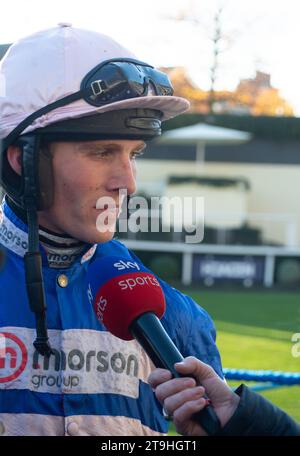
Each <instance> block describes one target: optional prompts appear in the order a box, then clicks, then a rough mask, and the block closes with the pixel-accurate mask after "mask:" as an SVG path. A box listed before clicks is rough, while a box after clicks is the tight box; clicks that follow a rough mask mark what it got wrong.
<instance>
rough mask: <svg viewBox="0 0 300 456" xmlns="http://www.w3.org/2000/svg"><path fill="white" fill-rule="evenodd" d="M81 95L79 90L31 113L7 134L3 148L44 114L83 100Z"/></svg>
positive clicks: (81, 92) (82, 92)
mask: <svg viewBox="0 0 300 456" xmlns="http://www.w3.org/2000/svg"><path fill="white" fill-rule="evenodd" d="M83 95H84V91H83V90H79V91H78V92H75V93H72V94H71V95H67V96H66V97H63V98H60V99H59V100H56V101H54V102H53V103H50V104H48V105H47V106H44V107H43V108H41V109H38V110H37V111H35V112H33V113H32V114H30V115H29V116H28V117H26V119H24V120H23V121H22V122H21V123H20V124H19V125H18V126H17V127H16V128H14V129H13V130H12V131H11V132H10V133H9V135H8V136H7V137H6V138H5V140H4V147H5V148H6V147H8V146H9V145H10V144H12V143H13V142H14V141H15V140H16V139H17V138H18V136H19V135H20V134H21V133H22V132H23V131H24V130H25V129H26V128H27V127H28V126H29V125H31V124H32V122H33V121H34V120H36V119H38V118H39V117H41V116H43V115H44V114H47V113H48V112H50V111H53V110H54V109H57V108H60V107H61V106H65V105H67V104H70V103H73V101H77V100H80V99H81V98H83Z"/></svg>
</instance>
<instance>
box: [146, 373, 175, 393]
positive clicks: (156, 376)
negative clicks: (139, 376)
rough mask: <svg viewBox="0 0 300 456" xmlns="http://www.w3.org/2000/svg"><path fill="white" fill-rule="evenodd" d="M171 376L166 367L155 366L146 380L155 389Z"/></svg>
mask: <svg viewBox="0 0 300 456" xmlns="http://www.w3.org/2000/svg"><path fill="white" fill-rule="evenodd" d="M171 378H172V374H171V372H170V371H168V370H166V369H160V368H157V369H155V370H154V371H153V372H151V374H150V375H149V378H148V382H149V384H150V385H151V387H152V388H153V389H154V390H155V388H156V387H157V386H158V385H160V384H161V383H164V382H166V381H168V380H170V379H171Z"/></svg>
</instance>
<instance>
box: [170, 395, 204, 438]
mask: <svg viewBox="0 0 300 456" xmlns="http://www.w3.org/2000/svg"><path fill="white" fill-rule="evenodd" d="M205 406H206V399H204V398H203V397H202V398H200V399H199V398H198V399H195V400H193V401H188V402H186V403H185V404H183V405H182V406H181V407H179V408H178V409H177V410H175V412H174V413H173V422H174V425H175V428H176V430H177V432H178V433H179V434H182V435H189V436H200V435H207V434H206V432H205V431H204V430H203V429H202V427H201V426H200V425H199V424H198V423H197V422H196V421H193V416H194V415H195V413H197V412H200V411H201V410H203V409H204V407H205Z"/></svg>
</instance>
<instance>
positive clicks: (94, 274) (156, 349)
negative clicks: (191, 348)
mask: <svg viewBox="0 0 300 456" xmlns="http://www.w3.org/2000/svg"><path fill="white" fill-rule="evenodd" d="M89 269H90V270H91V275H90V276H91V280H90V288H91V292H92V295H93V299H94V310H95V313H96V316H97V318H98V319H99V320H100V321H101V322H102V323H103V324H104V326H105V327H106V328H107V329H108V331H110V332H111V333H112V334H113V335H115V336H117V337H119V338H120V339H123V340H131V339H133V338H135V339H136V340H137V341H138V342H139V343H140V344H141V346H142V347H143V348H144V350H145V351H146V353H147V354H148V356H149V357H150V359H151V360H152V362H153V363H154V365H155V366H156V367H160V368H164V369H168V370H169V371H171V373H172V375H173V376H174V377H176V378H178V377H182V375H181V374H179V372H178V371H177V370H176V369H175V368H174V364H175V363H177V362H181V361H182V360H183V356H182V355H181V353H180V352H179V350H178V349H177V348H176V346H175V345H174V343H173V342H172V340H171V339H170V337H169V336H168V334H167V333H166V331H165V329H164V328H163V326H162V324H161V322H160V320H159V319H160V318H161V317H162V316H163V314H164V312H165V298H164V293H163V291H162V288H161V286H160V284H159V282H158V280H157V279H156V277H155V276H154V275H153V274H152V273H151V272H150V271H148V270H147V269H146V268H145V267H143V266H142V265H141V264H139V263H137V262H134V261H132V260H130V259H128V258H120V257H111V256H110V257H102V258H100V259H97V260H95V261H93V262H91V264H90V265H89ZM98 277H99V279H98ZM193 419H195V420H196V421H198V422H199V423H200V425H201V426H202V427H203V429H204V430H205V431H206V432H207V433H208V434H215V433H217V432H218V430H219V429H220V422H219V419H218V417H217V415H216V414H215V411H214V409H213V407H212V406H211V405H207V406H206V407H205V408H204V409H203V410H201V411H200V412H199V413H197V414H196V415H194V416H193Z"/></svg>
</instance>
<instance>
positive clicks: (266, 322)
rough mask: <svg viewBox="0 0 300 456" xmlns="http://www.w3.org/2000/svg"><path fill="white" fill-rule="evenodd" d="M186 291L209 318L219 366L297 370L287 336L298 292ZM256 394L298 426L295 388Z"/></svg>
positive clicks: (296, 321) (299, 303)
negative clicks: (211, 319) (266, 399)
mask: <svg viewBox="0 0 300 456" xmlns="http://www.w3.org/2000/svg"><path fill="white" fill-rule="evenodd" d="M187 293H188V294H189V295H190V296H192V297H193V298H194V299H195V301H197V302H198V303H199V304H200V305H201V306H202V307H203V308H204V309H206V310H207V311H208V313H209V314H210V315H211V317H212V318H213V320H214V323H215V325H216V328H217V345H218V347H219V350H220V353H221V357H222V363H223V366H224V367H230V368H240V369H264V370H277V371H286V372H287V371H288V372H299V371H300V357H298V358H294V357H293V356H292V353H291V349H292V346H293V344H294V343H293V342H292V341H291V337H292V335H293V334H294V333H300V294H297V293H286V292H276V293H275V292H269V291H266V292H253V291H247V292H228V291H226V292H213V291H202V292H199V291H190V290H189V291H188V292H187ZM230 385H231V386H233V385H236V383H230ZM261 394H263V395H264V396H265V397H267V398H268V399H269V400H271V401H272V402H273V403H274V404H276V405H278V406H279V407H281V408H282V409H284V410H285V411H286V412H287V413H289V414H290V415H291V416H293V417H294V418H295V419H296V420H297V421H299V422H300V386H293V387H287V388H285V387H284V388H283V387H282V388H278V389H274V390H269V391H265V392H261ZM170 432H171V433H173V432H174V429H173V428H171V430H170Z"/></svg>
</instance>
